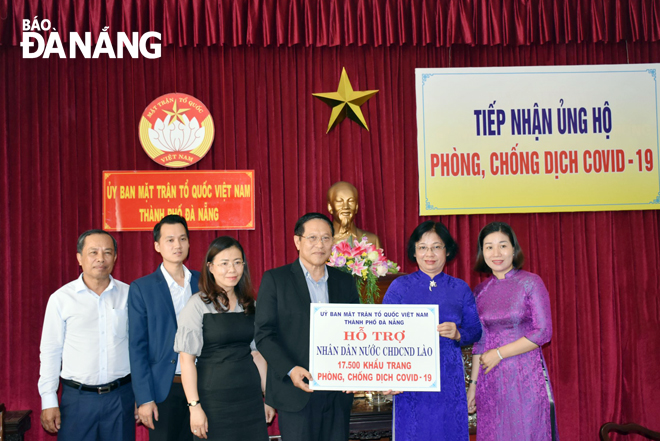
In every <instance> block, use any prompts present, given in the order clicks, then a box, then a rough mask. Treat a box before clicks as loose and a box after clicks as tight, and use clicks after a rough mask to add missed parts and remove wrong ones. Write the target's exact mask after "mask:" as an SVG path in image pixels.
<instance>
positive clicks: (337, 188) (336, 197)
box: [327, 181, 381, 248]
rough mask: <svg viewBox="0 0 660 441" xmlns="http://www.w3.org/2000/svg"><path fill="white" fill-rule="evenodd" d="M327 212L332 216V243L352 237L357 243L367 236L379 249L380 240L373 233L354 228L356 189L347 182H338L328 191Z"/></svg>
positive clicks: (356, 205)
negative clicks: (333, 234) (333, 230)
mask: <svg viewBox="0 0 660 441" xmlns="http://www.w3.org/2000/svg"><path fill="white" fill-rule="evenodd" d="M327 198H328V211H329V212H330V214H332V223H333V225H334V227H335V237H334V243H338V242H341V241H342V240H346V239H348V238H349V237H353V238H354V239H357V240H358V241H360V240H362V237H363V236H367V241H368V242H369V243H371V244H373V245H376V247H378V248H381V245H380V239H378V236H376V235H375V234H374V233H370V232H369V231H365V230H361V229H359V228H358V227H356V226H355V223H354V221H355V215H356V214H357V211H358V206H359V204H358V202H359V200H358V192H357V189H356V188H355V187H354V186H353V185H351V184H349V183H348V182H344V181H339V182H337V183H335V184H333V185H332V187H330V188H329V189H328V195H327Z"/></svg>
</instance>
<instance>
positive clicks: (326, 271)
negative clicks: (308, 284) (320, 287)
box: [298, 259, 328, 283]
mask: <svg viewBox="0 0 660 441" xmlns="http://www.w3.org/2000/svg"><path fill="white" fill-rule="evenodd" d="M298 262H299V263H300V267H301V268H302V270H303V274H304V275H305V278H306V279H309V280H312V281H313V282H314V283H321V282H327V281H328V266H327V265H324V266H323V269H324V271H325V272H324V273H323V277H321V280H319V281H318V282H317V281H316V280H314V278H312V276H311V275H310V274H309V271H307V268H305V265H303V263H302V260H300V259H298Z"/></svg>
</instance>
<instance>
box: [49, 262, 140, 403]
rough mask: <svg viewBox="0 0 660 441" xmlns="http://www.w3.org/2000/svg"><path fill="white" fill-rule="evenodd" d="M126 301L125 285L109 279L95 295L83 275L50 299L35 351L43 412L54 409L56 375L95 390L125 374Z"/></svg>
mask: <svg viewBox="0 0 660 441" xmlns="http://www.w3.org/2000/svg"><path fill="white" fill-rule="evenodd" d="M127 300H128V285H127V284H125V283H123V282H120V281H119V280H115V279H113V278H112V276H110V284H109V285H108V287H107V288H106V289H105V291H103V293H101V295H98V294H96V293H95V292H94V291H92V290H90V289H89V288H88V287H87V285H85V282H84V281H83V276H82V274H81V275H80V277H78V278H77V279H76V280H74V281H73V282H69V283H67V284H66V285H64V286H63V287H61V288H60V289H58V290H57V291H55V292H54V293H53V294H52V295H51V296H50V298H49V299H48V306H46V315H45V317H44V326H43V332H42V335H41V346H40V350H41V357H40V358H41V367H40V369H39V375H40V376H39V395H41V407H42V409H48V408H51V407H58V403H57V387H58V385H59V377H60V376H61V377H62V378H64V379H67V380H73V381H77V382H79V383H82V384H86V385H100V384H106V383H109V382H111V381H114V380H116V379H119V378H122V377H125V376H126V375H128V374H129V373H130V371H131V369H130V365H129V361H128V305H127Z"/></svg>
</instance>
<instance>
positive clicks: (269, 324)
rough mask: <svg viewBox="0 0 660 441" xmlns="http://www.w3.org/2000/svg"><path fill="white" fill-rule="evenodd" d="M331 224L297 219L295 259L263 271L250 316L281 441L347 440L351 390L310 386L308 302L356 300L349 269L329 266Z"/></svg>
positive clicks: (318, 218) (311, 217)
mask: <svg viewBox="0 0 660 441" xmlns="http://www.w3.org/2000/svg"><path fill="white" fill-rule="evenodd" d="M333 236H334V228H333V226H332V222H330V219H328V218H327V216H325V215H323V214H319V213H308V214H306V215H304V216H303V217H301V218H300V219H299V220H298V222H296V227H295V232H294V237H293V240H294V242H295V244H296V248H297V249H298V252H299V258H298V259H297V260H296V261H295V262H293V263H291V264H289V265H285V266H282V267H279V268H275V269H272V270H270V271H267V272H266V273H264V276H263V279H262V281H261V287H260V289H259V296H258V304H257V312H256V317H255V341H256V344H257V349H258V350H259V352H261V354H262V355H263V356H264V358H265V359H266V361H267V362H268V377H267V382H266V403H267V404H269V405H270V406H273V407H275V408H276V409H278V412H279V424H280V431H281V433H282V439H283V441H346V440H347V439H348V425H349V419H350V412H351V406H352V403H353V395H352V394H345V393H342V392H330V391H315V392H313V393H311V392H312V391H311V390H310V389H309V384H308V382H306V381H305V380H307V381H309V380H311V379H312V376H311V374H310V373H309V371H308V368H309V320H310V319H309V308H310V303H359V297H358V292H357V288H356V287H355V281H354V280H353V277H351V276H350V275H349V274H346V273H344V272H341V271H339V270H337V269H335V268H332V267H328V266H327V265H326V262H327V260H328V258H329V257H330V253H331V252H332V243H333Z"/></svg>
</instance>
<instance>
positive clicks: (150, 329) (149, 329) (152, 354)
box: [128, 266, 199, 406]
mask: <svg viewBox="0 0 660 441" xmlns="http://www.w3.org/2000/svg"><path fill="white" fill-rule="evenodd" d="M190 272H191V273H192V278H191V279H190V288H191V290H192V293H193V294H195V293H197V292H199V286H198V285H199V272H198V271H193V270H190ZM176 330H177V325H176V313H175V311H174V304H173V303H172V296H171V294H170V289H169V288H168V287H167V282H166V281H165V277H164V276H163V272H162V271H161V269H160V266H159V267H158V269H157V270H156V271H155V272H153V273H152V274H149V275H148V276H144V277H142V278H140V279H137V280H136V281H134V282H133V283H131V286H130V288H129V290H128V349H129V356H130V359H131V378H132V381H131V383H132V384H133V392H134V393H135V401H136V402H137V405H138V406H140V405H142V404H144V403H148V402H149V401H155V402H156V403H160V402H162V401H164V400H165V398H167V394H169V393H170V387H171V386H172V380H173V379H174V373H175V371H176V361H177V358H178V354H177V353H176V352H174V336H175V335H176Z"/></svg>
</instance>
